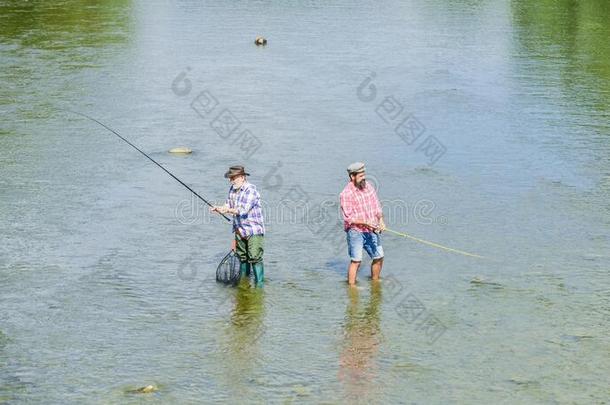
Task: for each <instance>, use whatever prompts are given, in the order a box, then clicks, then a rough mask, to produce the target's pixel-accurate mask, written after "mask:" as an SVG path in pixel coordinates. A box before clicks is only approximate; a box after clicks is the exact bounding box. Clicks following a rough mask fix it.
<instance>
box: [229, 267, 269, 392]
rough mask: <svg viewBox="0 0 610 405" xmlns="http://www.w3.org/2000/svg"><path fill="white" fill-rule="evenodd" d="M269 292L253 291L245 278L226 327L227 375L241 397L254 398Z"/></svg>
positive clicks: (255, 289)
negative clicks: (252, 381) (266, 301)
mask: <svg viewBox="0 0 610 405" xmlns="http://www.w3.org/2000/svg"><path fill="white" fill-rule="evenodd" d="M264 298H265V291H264V289H263V288H250V286H249V281H248V280H244V279H243V278H242V280H241V283H240V285H239V286H238V287H237V288H236V289H235V295H234V307H233V310H232V311H231V315H230V322H229V324H228V325H227V328H226V342H225V343H226V350H225V352H226V355H227V356H228V358H227V359H226V360H227V361H226V363H225V365H226V366H227V367H226V371H225V376H226V379H227V386H229V387H231V388H232V389H234V391H233V392H232V393H231V394H232V395H235V396H236V397H239V398H248V397H250V398H252V396H254V395H255V392H252V385H251V384H249V381H251V380H252V378H253V375H254V372H255V371H256V365H257V362H258V361H260V357H261V356H260V344H261V342H260V340H261V339H260V338H261V336H262V333H263V320H264V316H265V308H264Z"/></svg>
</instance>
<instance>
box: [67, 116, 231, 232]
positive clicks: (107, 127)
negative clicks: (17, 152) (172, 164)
mask: <svg viewBox="0 0 610 405" xmlns="http://www.w3.org/2000/svg"><path fill="white" fill-rule="evenodd" d="M64 111H68V112H71V113H74V114H78V115H80V116H81V117H85V118H87V119H89V120H91V121H93V122H96V123H98V124H99V125H101V126H103V127H104V128H106V129H107V130H108V131H110V132H112V133H113V134H115V135H116V136H118V137H119V138H121V139H122V140H123V141H125V142H126V143H127V144H128V145H129V146H131V147H132V148H134V149H135V150H137V151H138V152H140V153H141V154H142V155H144V156H146V158H147V159H148V160H150V161H151V162H153V163H154V164H156V165H157V166H159V167H160V168H161V169H162V170H163V171H164V172H165V173H167V174H169V175H170V176H172V178H173V179H174V180H176V181H177V182H178V183H180V184H182V185H183V186H184V187H186V188H187V189H188V191H190V192H191V193H193V194H195V195H196V196H197V197H198V198H199V199H200V200H201V201H203V202H204V203H206V204H207V205H209V206H210V207H214V206H213V205H212V204H211V203H210V202H209V201H208V200H206V199H205V198H203V197H202V196H200V195H199V194H198V193H197V192H196V191H195V190H193V189H192V188H190V187H189V186H187V185H186V184H184V182H183V181H182V180H180V179H179V178H178V177H176V176H174V175H173V174H172V173H171V172H170V171H169V170H167V169H166V168H165V167H163V166H161V165H160V164H159V163H157V161H156V160H154V159H153V158H151V157H150V156H148V155H147V154H146V153H144V152H142V150H140V149H139V148H138V147H137V146H135V145H134V144H133V143H131V142H129V141H128V140H127V139H125V138H123V137H122V136H121V135H120V134H119V133H118V132H117V131H115V130H114V129H112V128H110V127H109V126H108V125H106V124H104V123H102V122H100V121H98V120H96V119H95V118H93V117H90V116H88V115H87V114H83V113H81V112H78V111H73V110H64ZM218 214H220V215H221V216H222V217H223V218H224V219H226V220H227V221H229V222H231V219H230V218H229V217H227V216H226V215H224V214H221V213H220V212H219V213H218Z"/></svg>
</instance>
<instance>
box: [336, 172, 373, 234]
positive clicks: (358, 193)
mask: <svg viewBox="0 0 610 405" xmlns="http://www.w3.org/2000/svg"><path fill="white" fill-rule="evenodd" d="M340 200H341V213H342V214H343V228H344V229H345V231H348V230H349V229H350V228H351V229H355V230H357V231H360V232H370V231H371V230H370V229H369V228H367V227H366V226H364V225H355V224H352V221H355V220H360V221H365V222H368V223H371V224H373V225H377V224H379V218H381V216H382V215H383V211H382V210H381V204H380V203H379V199H378V198H377V193H376V192H375V189H374V188H373V186H371V185H370V184H367V185H366V186H365V187H364V189H362V190H360V189H359V188H358V187H356V186H355V185H354V183H352V182H351V181H350V182H349V183H348V184H347V186H345V188H344V189H343V191H342V192H341V196H340Z"/></svg>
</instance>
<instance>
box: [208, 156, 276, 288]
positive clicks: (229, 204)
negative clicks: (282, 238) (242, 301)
mask: <svg viewBox="0 0 610 405" xmlns="http://www.w3.org/2000/svg"><path fill="white" fill-rule="evenodd" d="M249 175H250V173H246V171H245V169H244V167H243V166H231V167H230V168H229V170H228V171H227V172H226V173H225V178H227V179H229V182H230V183H231V188H230V189H229V197H228V198H227V201H226V203H225V205H224V206H213V207H211V208H210V211H212V212H219V213H221V214H229V215H232V216H233V232H234V233H235V241H234V244H233V248H234V249H235V254H236V255H237V257H238V258H239V261H240V266H239V269H240V273H241V275H242V276H244V275H249V274H250V269H253V270H254V278H255V281H256V285H257V286H260V285H262V283H263V280H264V278H265V272H264V268H263V250H264V248H263V247H264V243H263V242H264V235H265V224H264V223H263V211H262V208H261V201H260V200H261V197H260V194H259V193H258V191H257V190H256V186H255V185H254V184H250V183H249V182H248V180H247V179H246V176H249Z"/></svg>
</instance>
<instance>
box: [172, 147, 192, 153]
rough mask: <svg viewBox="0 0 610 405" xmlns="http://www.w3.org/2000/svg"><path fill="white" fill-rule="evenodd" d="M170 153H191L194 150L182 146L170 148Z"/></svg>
mask: <svg viewBox="0 0 610 405" xmlns="http://www.w3.org/2000/svg"><path fill="white" fill-rule="evenodd" d="M169 153H182V154H189V153H193V150H192V149H191V148H187V147H185V146H181V147H178V148H172V149H170V150H169Z"/></svg>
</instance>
